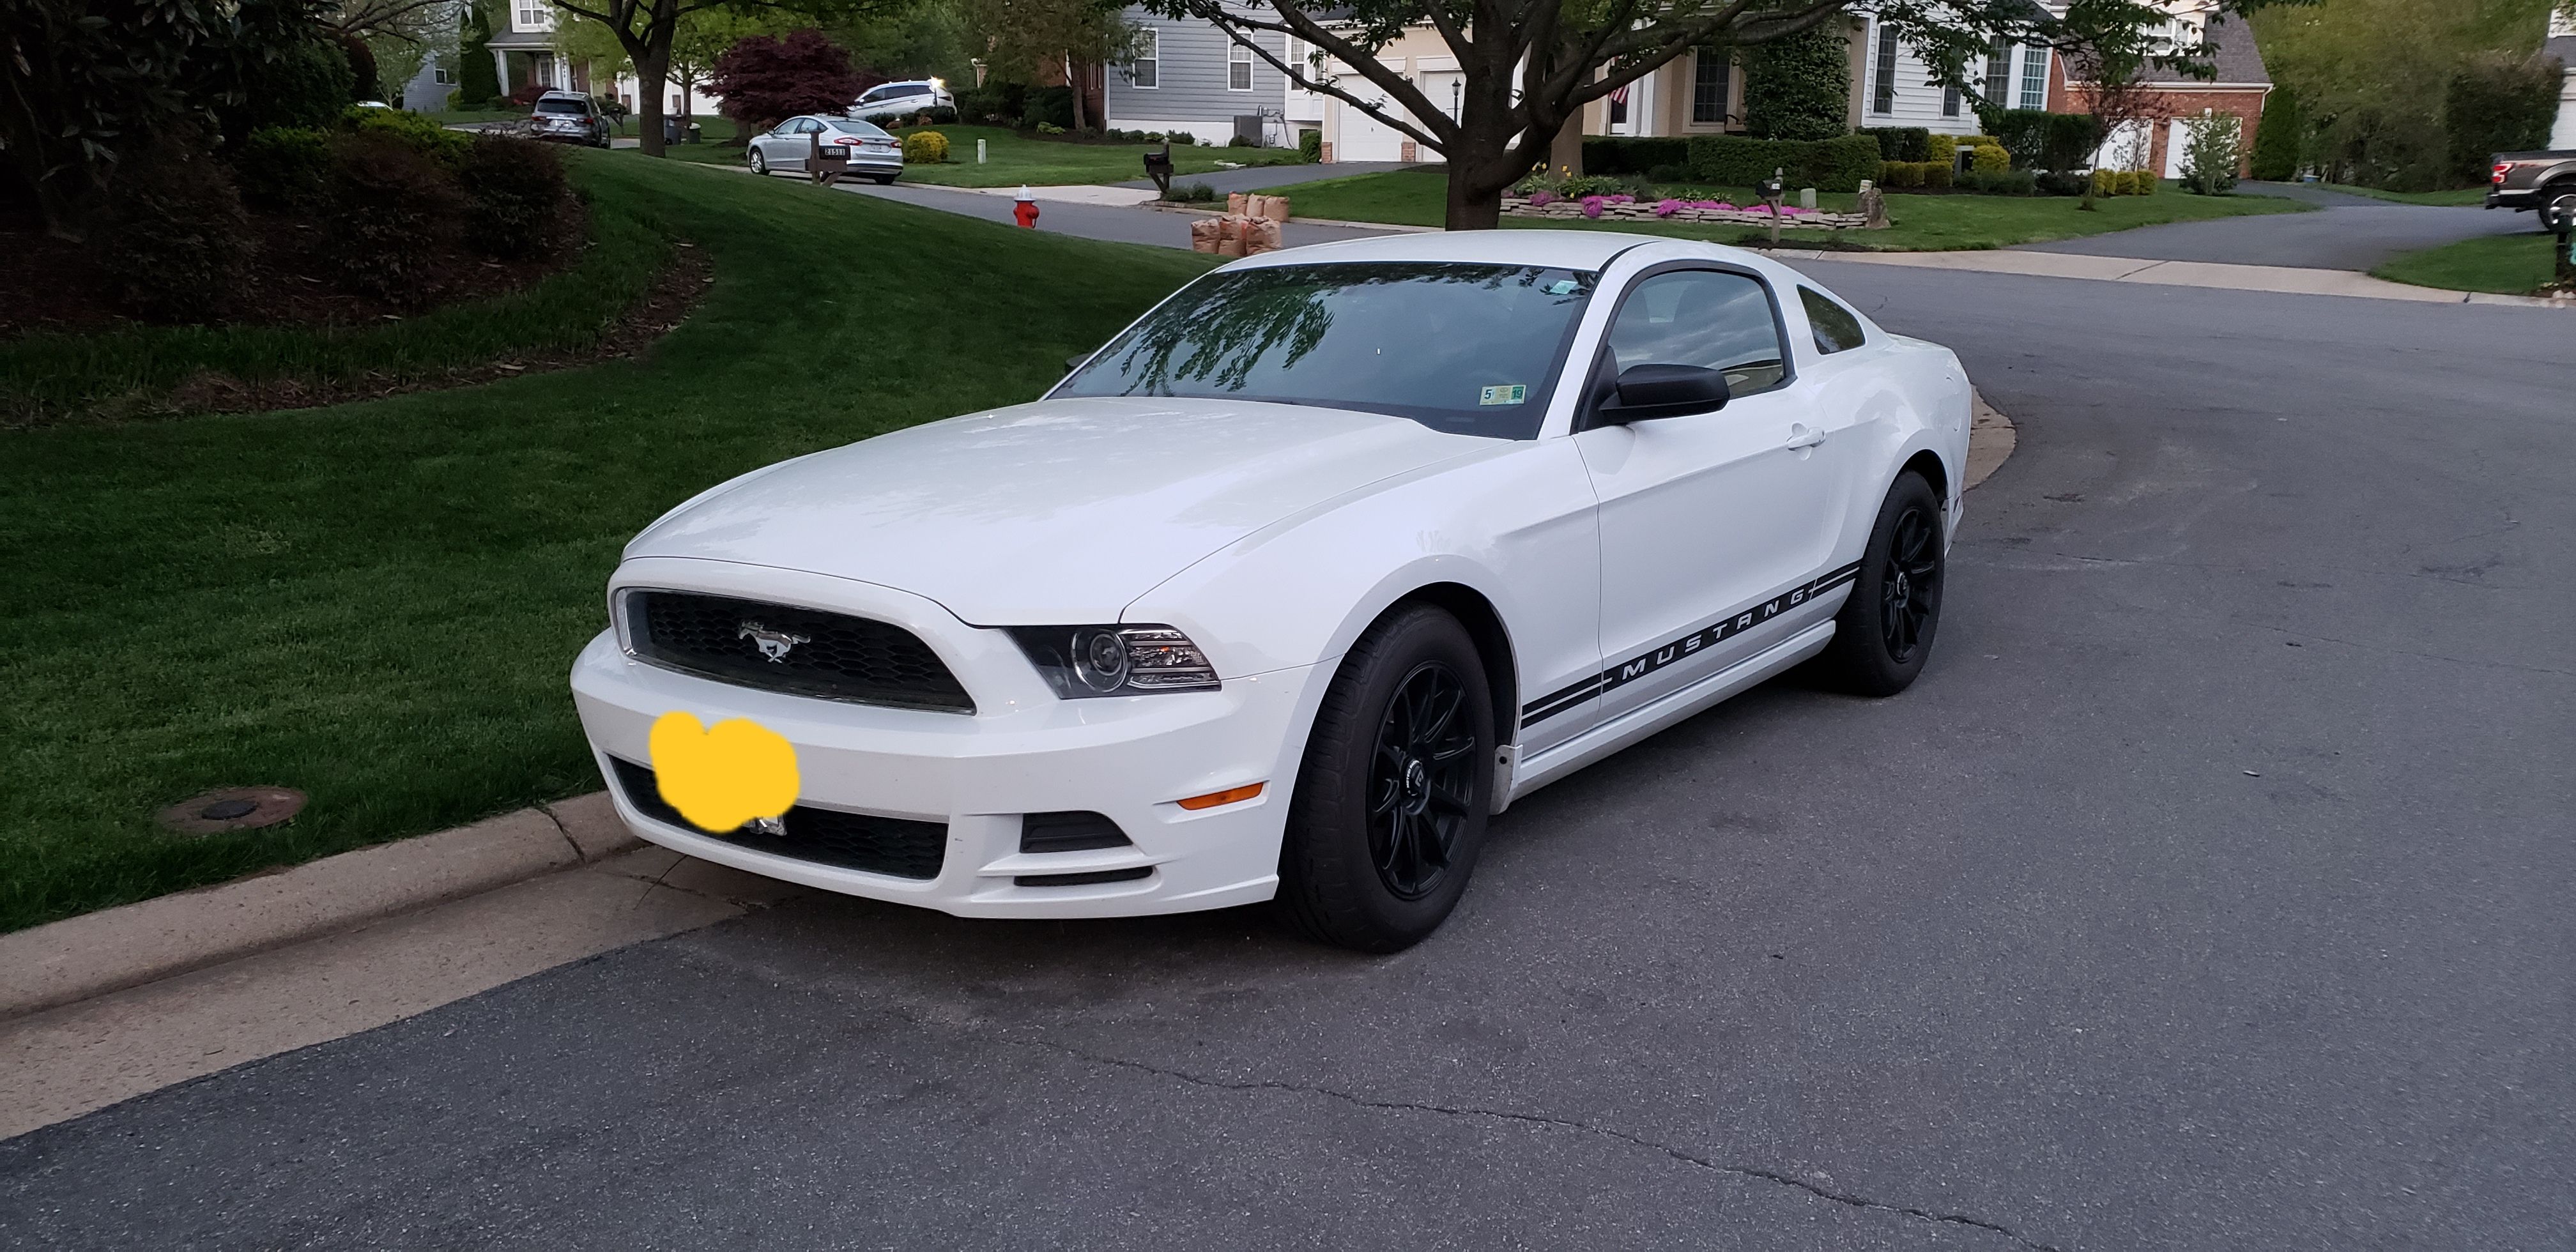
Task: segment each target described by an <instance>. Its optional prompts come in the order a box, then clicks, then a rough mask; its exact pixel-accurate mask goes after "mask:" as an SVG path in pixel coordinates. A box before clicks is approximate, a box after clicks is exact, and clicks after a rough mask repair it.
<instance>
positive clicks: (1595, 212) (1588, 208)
mask: <svg viewBox="0 0 2576 1252" xmlns="http://www.w3.org/2000/svg"><path fill="white" fill-rule="evenodd" d="M1601 199H1602V198H1601V197H1599V196H1585V197H1583V215H1584V216H1585V217H1599V216H1601Z"/></svg>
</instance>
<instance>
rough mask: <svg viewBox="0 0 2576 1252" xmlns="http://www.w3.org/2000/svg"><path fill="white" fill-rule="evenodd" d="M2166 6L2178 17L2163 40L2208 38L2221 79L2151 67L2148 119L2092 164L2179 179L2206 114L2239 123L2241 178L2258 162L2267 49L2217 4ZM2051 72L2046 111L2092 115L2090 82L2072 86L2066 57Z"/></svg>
mask: <svg viewBox="0 0 2576 1252" xmlns="http://www.w3.org/2000/svg"><path fill="white" fill-rule="evenodd" d="M2163 7H2164V8H2165V10H2166V12H2168V13H2170V14H2172V15H2173V17H2172V21H2171V23H2170V24H2169V27H2168V31H2167V34H2166V36H2165V37H2166V38H2167V39H2168V40H2171V41H2173V42H2175V43H2180V44H2189V43H2195V42H2202V41H2206V42H2207V43H2208V44H2209V45H2210V46H2211V48H2212V49H2213V51H2212V53H2211V58H2210V59H2211V61H2212V63H2213V65H2214V67H2215V68H2216V70H2217V72H2218V73H2217V77H2216V78H2214V79H2211V80H2210V81H2208V82H2202V81H2200V80H2198V79H2193V78H2186V77H2184V76H2183V75H2181V74H2178V73H2175V72H2174V71H2172V70H2169V69H2164V68H2161V67H2158V66H2149V67H2148V69H2147V72H2146V73H2145V74H2144V75H2142V76H2141V77H2142V79H2143V80H2144V82H2145V87H2144V89H2143V91H2142V94H2143V95H2145V97H2146V98H2147V101H2148V103H2147V116H2146V119H2145V120H2144V121H2143V122H2140V123H2133V124H2131V125H2130V126H2128V127H2125V128H2124V129H2123V131H2122V133H2119V134H2115V135H2112V136H2110V137H2108V138H2107V139H2105V140H2104V141H2103V143H2102V147H2101V150H2100V151H2098V152H2096V153H2095V154H2094V157H2093V163H2094V164H2095V165H2097V166H2101V167H2103V168H2107V169H2148V170H2154V171H2156V173H2157V174H2158V175H2159V176H2161V177H2164V178H2180V177H2182V155H2183V150H2184V148H2185V147H2186V146H2187V145H2188V144H2189V143H2190V142H2191V135H2190V132H2189V131H2188V130H2186V129H2185V124H2186V123H2187V122H2188V121H2190V120H2191V119H2193V118H2197V117H2199V116H2200V115H2201V113H2202V112H2203V111H2204V110H2206V111H2209V112H2212V113H2216V114H2218V115H2220V116H2223V117H2233V118H2235V119H2236V123H2237V129H2236V142H2237V154H2238V155H2237V168H2236V172H2237V174H2238V175H2240V176H2242V175H2244V174H2245V173H2247V172H2248V170H2249V167H2250V163H2251V161H2252V159H2253V155H2254V135H2255V132H2256V130H2258V129H2259V128H2260V127H2261V126H2262V124H2263V101H2264V99H2265V98H2266V97H2268V96H2270V95H2271V94H2272V75H2271V73H2270V71H2268V70H2266V69H2264V68H2263V51H2262V49H2261V48H2258V47H2256V46H2255V42H2254V31H2253V29H2252V28H2251V27H2248V26H2247V25H2246V24H2245V22H2244V21H2243V19H2241V18H2239V19H2230V18H2229V17H2227V16H2226V15H2224V14H2222V13H2220V12H2218V11H2217V10H2218V5H2217V3H2216V0H2164V3H2163ZM2049 74H2050V81H2049V86H2048V111H2049V112H2051V113H2089V112H2092V111H2093V92H2092V89H2091V87H2090V85H2089V84H2086V83H2081V82H2070V81H2068V79H2067V76H2066V75H2067V71H2066V63H2065V62H2064V61H2063V60H2059V61H2058V62H2057V63H2056V64H2054V65H2052V66H2051V67H2050V71H2049Z"/></svg>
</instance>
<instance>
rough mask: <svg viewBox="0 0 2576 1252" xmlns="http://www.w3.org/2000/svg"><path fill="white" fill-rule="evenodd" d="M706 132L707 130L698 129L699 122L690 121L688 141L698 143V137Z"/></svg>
mask: <svg viewBox="0 0 2576 1252" xmlns="http://www.w3.org/2000/svg"><path fill="white" fill-rule="evenodd" d="M705 134H706V132H705V131H703V130H700V129H698V124H697V123H696V122H691V123H689V134H688V141H689V142H690V143H696V142H697V141H698V139H699V138H700V137H701V136H703V135H705Z"/></svg>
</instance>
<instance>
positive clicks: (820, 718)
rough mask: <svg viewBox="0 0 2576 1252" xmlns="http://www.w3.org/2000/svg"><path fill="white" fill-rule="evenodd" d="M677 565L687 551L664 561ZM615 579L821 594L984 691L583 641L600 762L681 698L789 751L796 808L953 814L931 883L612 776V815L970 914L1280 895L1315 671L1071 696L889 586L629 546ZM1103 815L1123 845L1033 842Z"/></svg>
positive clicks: (639, 746) (1144, 906)
mask: <svg viewBox="0 0 2576 1252" xmlns="http://www.w3.org/2000/svg"><path fill="white" fill-rule="evenodd" d="M673 567H684V568H673ZM618 585H619V586H654V587H672V586H675V585H676V586H680V587H683V588H684V589H689V590H699V591H707V592H713V593H717V594H722V595H733V596H744V597H751V598H761V599H769V600H774V601H781V602H788V603H795V604H803V605H810V606H812V607H815V608H820V609H828V610H832V611H837V612H846V613H853V614H857V615H861V616H866V617H873V618H876V619H877V620H880V621H891V622H894V623H895V624H897V625H901V626H904V627H905V628H907V629H909V630H911V631H912V632H913V633H914V634H915V635H918V636H919V637H920V638H921V639H922V640H923V642H925V643H927V644H928V645H929V646H930V647H931V648H932V650H934V651H936V652H938V653H939V654H940V656H941V659H942V660H944V661H945V662H947V664H948V665H949V667H950V669H951V670H952V671H954V672H955V673H956V674H957V677H958V681H959V682H960V683H961V684H963V685H965V687H966V688H967V690H968V692H969V693H970V694H971V695H973V696H974V698H975V704H976V708H977V710H978V711H977V712H976V713H974V714H972V715H965V714H957V713H940V712H926V711H917V710H909V709H897V708H884V707H878V706H873V705H858V704H845V703H840V702H835V701H830V700H817V699H809V698H805V697H800V696H790V695H784V694H778V693H774V692H767V691H759V690H753V689H749V688H744V687H736V686H732V685H730V684H726V683H719V682H715V681H711V680H708V679H703V678H698V677H694V676H692V675H688V674H682V673H677V672H674V671H671V670H667V669H663V668H660V667H658V666H654V665H648V664H645V663H643V662H641V661H637V660H635V659H633V658H631V657H629V656H628V655H627V654H626V652H625V651H624V649H622V648H621V647H620V646H619V644H618V640H617V637H616V635H615V632H614V631H610V632H603V633H602V634H601V635H599V637H597V638H595V639H593V640H591V642H590V644H589V646H587V647H585V648H584V649H582V652H581V655H580V657H579V658H578V659H577V660H576V661H575V662H574V664H573V670H572V689H573V701H574V704H575V705H576V707H577V708H578V709H579V711H580V715H581V723H582V730H583V733H584V734H585V735H587V736H588V737H589V740H590V746H591V751H592V752H593V754H594V755H595V757H596V758H597V763H598V765H599V767H600V772H601V775H602V776H603V777H608V778H611V779H614V778H615V772H614V770H613V768H612V766H611V763H610V758H621V759H624V760H626V761H630V762H634V763H636V764H645V765H649V764H650V763H651V755H650V749H649V746H648V739H649V735H650V732H651V728H652V725H653V722H654V721H655V719H657V718H659V717H660V716H661V715H662V714H664V713H667V712H670V711H672V710H675V709H677V710H685V711H687V712H689V713H692V714H694V715H696V716H697V717H698V719H699V720H700V721H702V722H704V723H706V724H708V725H713V724H715V723H716V722H718V721H720V720H724V719H728V718H736V717H746V718H750V719H751V720H753V721H755V722H758V723H759V724H761V725H763V726H766V727H768V728H769V729H771V730H773V731H776V732H777V733H779V734H780V735H782V736H784V737H785V738H786V739H787V741H788V742H789V743H791V744H793V745H794V746H795V749H796V761H797V768H798V774H799V776H800V788H799V795H798V803H799V804H801V805H807V806H811V807H815V808H824V809H840V810H844V811H850V812H859V813H869V814H875V815H878V816H883V817H896V818H905V819H910V820H913V821H929V822H941V823H945V824H946V826H947V835H946V840H947V842H946V851H945V855H944V857H943V859H942V861H941V864H940V868H939V871H938V873H937V876H936V877H934V878H931V879H928V880H922V879H910V878H899V877H894V876H891V875H887V874H878V873H869V872H865V871H861V870H854V869H847V868H842V867H839V866H834V865H827V864H821V863H818V862H814V861H807V860H802V859H797V858H794V857H789V856H781V855H774V854H771V853H768V852H763V851H755V850H752V849H749V848H745V847H741V846H737V845H736V844H734V843H732V842H730V841H728V839H727V838H726V837H724V836H721V835H709V834H705V833H703V832H700V831H698V830H695V829H693V828H686V827H681V826H676V825H672V824H670V823H667V822H664V821H657V820H655V819H654V818H652V817H650V816H648V815H647V814H646V813H644V812H643V811H641V810H640V809H639V808H638V806H637V805H636V804H635V803H634V802H633V801H632V798H630V797H629V796H627V795H625V794H623V792H622V791H621V790H620V788H619V787H617V786H616V785H614V784H612V785H611V786H610V788H609V792H610V795H611V796H612V798H613V800H614V802H615V804H616V807H617V812H618V815H619V816H620V817H621V818H623V819H624V820H625V822H626V824H627V826H628V827H629V828H631V829H633V830H634V831H635V833H636V834H637V835H639V836H641V837H643V838H645V839H648V840H651V841H652V842H654V843H657V844H660V845H662V846H664V847H667V848H671V849H673V850H675V851H678V852H683V853H686V854H688V855H690V856H694V857H699V858H701V859H704V860H709V861H714V862H717V863H719V864H723V865H730V866H733V867H735V868H737V869H743V870H748V871H751V872H753V873H757V874H763V875H767V876H769V877H772V878H779V879H784V880H786V881H789V882H795V883H802V884H804V885H806V886H809V887H817V888H821V889H824V890H828V891H838V892H843V893H846V894H849V895H858V896H866V897H869V898H872V899H879V900H891V901H895V902H898V903H904V904H916V905H921V906H923V907H926V908H933V909H938V910H940V911H942V912H946V913H953V914H956V915H958V916H961V917H1109V916H1127V915H1135V914H1147V913H1176V912H1186V911H1189V910H1194V909H1210V908H1223V907H1227V906H1230V905H1237V904H1245V903H1250V902H1253V901H1258V900H1265V899H1268V898H1270V896H1271V895H1272V894H1273V893H1274V892H1275V891H1276V890H1277V887H1278V868H1279V845H1280V838H1281V834H1282V831H1283V830H1284V827H1285V822H1286V814H1287V803H1288V793H1289V788H1290V785H1291V783H1292V782H1293V781H1294V777H1295V764H1296V760H1297V758H1298V756H1299V755H1300V754H1301V753H1302V750H1303V746H1304V739H1305V733H1304V732H1305V727H1306V725H1307V724H1308V723H1309V722H1310V721H1311V719H1312V712H1313V701H1314V699H1315V697H1316V696H1317V695H1318V694H1319V691H1318V690H1316V689H1314V688H1315V684H1314V683H1313V682H1312V681H1311V680H1312V678H1313V676H1314V674H1315V667H1311V666H1310V667H1305V668H1300V669H1292V670H1282V671H1275V672H1272V673H1267V674H1261V675H1257V676H1254V677H1250V678H1239V679H1228V680H1226V682H1225V685H1224V687H1223V688H1222V689H1221V690H1217V691H1211V692H1191V693H1175V694H1170V695H1151V696H1135V697H1129V698H1124V699H1107V700H1062V699H1058V698H1057V697H1056V696H1055V695H1054V693H1053V692H1051V691H1049V690H1047V688H1046V686H1045V684H1044V682H1043V680H1042V679H1040V678H1039V677H1038V674H1037V672H1036V670H1035V668H1034V667H1032V666H1030V665H1029V663H1028V661H1027V659H1026V658H1025V657H1024V656H1023V655H1022V654H1021V653H1020V652H1019V649H1018V647H1017V645H1016V644H1014V643H1012V642H1011V641H1010V639H1009V638H1008V637H1007V635H1005V633H1004V632H1002V631H1000V630H992V629H977V628H975V627H971V626H967V625H965V624H964V623H961V622H959V621H957V619H956V618H955V617H954V616H952V615H950V614H948V613H947V611H946V610H944V609H942V608H940V607H939V606H938V605H936V604H934V603H932V602H930V601H928V600H924V599H921V598H920V597H917V596H912V595H909V594H906V593H903V592H899V591H894V590H891V589H889V588H884V587H877V586H873V585H871V584H866V583H856V582H851V581H848V580H845V579H836V578H829V577H825V576H821V575H811V574H799V573H792V572H789V571H783V570H776V569H753V568H750V567H735V566H728V565H721V564H717V563H711V562H705V561H676V562H675V561H667V560H661V561H657V560H638V561H631V562H628V564H627V566H626V567H624V568H622V569H621V570H620V571H619V575H618ZM1254 782H1259V783H1264V784H1266V785H1265V787H1264V788H1263V791H1262V794H1261V795H1260V796H1258V797H1257V798H1254V799H1252V800H1247V801H1242V802H1239V803H1235V804H1229V805H1224V806H1221V807H1217V808H1211V809H1203V810H1199V811H1196V812H1192V811H1187V810H1184V809H1182V808H1181V807H1180V806H1179V805H1178V804H1177V803H1175V801H1177V800H1180V799H1182V798H1184V797H1188V796H1197V795H1205V794H1208V793H1211V792H1215V791H1220V790H1224V789H1227V788H1230V787H1237V786H1242V785H1245V784H1249V783H1254ZM1066 810H1072V811H1088V812H1094V813H1099V814H1103V815H1105V816H1107V817H1108V818H1109V819H1110V820H1111V821H1113V822H1115V823H1116V824H1117V825H1118V827H1119V829H1120V830H1122V831H1124V832H1125V833H1126V835H1127V837H1128V838H1129V839H1130V840H1132V841H1133V843H1132V846H1128V847H1118V848H1104V849H1094V850H1086V851H1074V852H1041V853H1023V852H1021V851H1020V819H1021V816H1022V815H1023V814H1027V813H1042V812H1056V811H1066ZM1137 869H1143V870H1145V871H1146V874H1145V876H1144V877H1142V878H1133V879H1129V880H1125V881H1115V882H1093V883H1086V884H1079V885H1043V886H1023V885H1020V884H1019V883H1018V882H1017V881H1016V879H1018V878H1019V877H1021V876H1024V875H1061V874H1087V873H1097V872H1101V871H1116V870H1127V871H1131V872H1132V871H1134V870H1137Z"/></svg>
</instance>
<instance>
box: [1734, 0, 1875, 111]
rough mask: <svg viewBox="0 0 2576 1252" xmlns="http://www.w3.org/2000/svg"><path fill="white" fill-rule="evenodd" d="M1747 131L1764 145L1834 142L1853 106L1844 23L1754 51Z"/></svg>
mask: <svg viewBox="0 0 2576 1252" xmlns="http://www.w3.org/2000/svg"><path fill="white" fill-rule="evenodd" d="M1749 53H1750V55H1748V56H1747V57H1746V58H1745V64H1744V128H1745V129H1746V130H1749V131H1751V132H1753V134H1754V136H1755V137H1756V138H1761V139H1832V138H1836V137H1838V136H1840V135H1841V134H1842V133H1843V131H1844V129H1845V127H1844V125H1843V116H1844V110H1845V108H1846V107H1847V106H1848V105H1849V104H1850V102H1851V57H1850V55H1849V45H1848V44H1847V43H1846V42H1845V36H1844V33H1843V29H1842V23H1840V22H1827V23H1824V24H1822V25H1819V26H1814V27H1810V28H1809V29H1807V30H1804V31H1801V32H1799V33H1798V34H1795V35H1791V36H1789V37H1787V38H1785V39H1775V40H1773V41H1771V42H1770V43H1767V44H1759V45H1756V46H1755V47H1753V48H1751V49H1750V50H1749Z"/></svg>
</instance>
